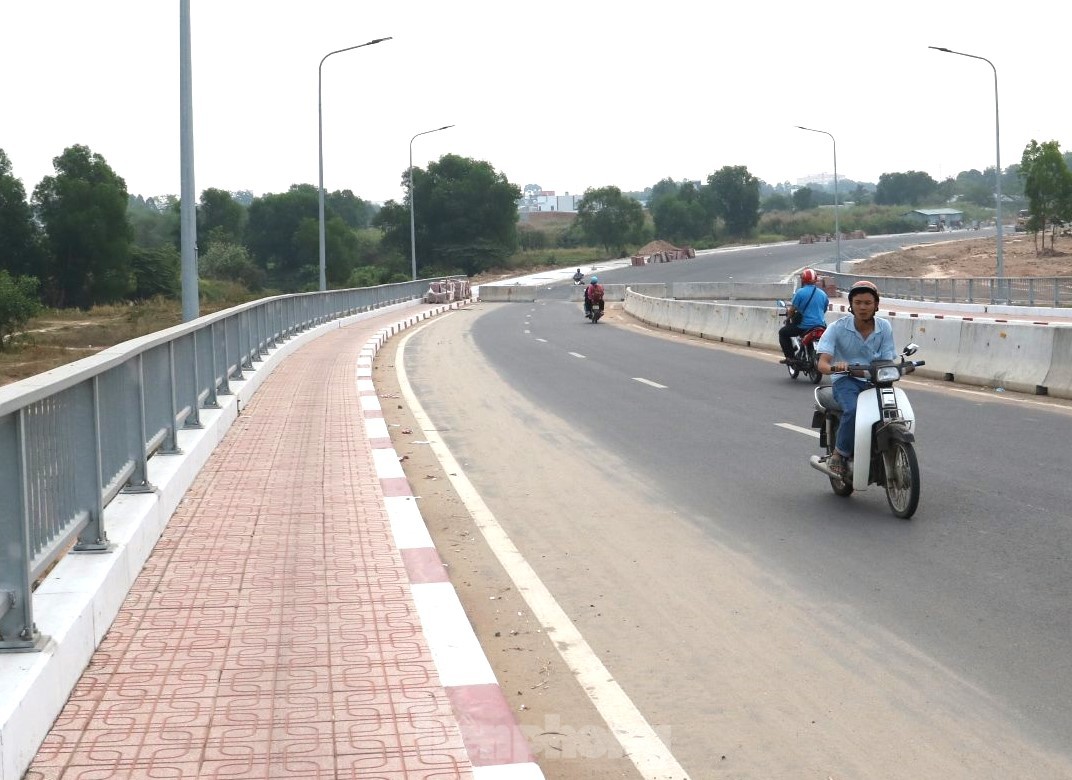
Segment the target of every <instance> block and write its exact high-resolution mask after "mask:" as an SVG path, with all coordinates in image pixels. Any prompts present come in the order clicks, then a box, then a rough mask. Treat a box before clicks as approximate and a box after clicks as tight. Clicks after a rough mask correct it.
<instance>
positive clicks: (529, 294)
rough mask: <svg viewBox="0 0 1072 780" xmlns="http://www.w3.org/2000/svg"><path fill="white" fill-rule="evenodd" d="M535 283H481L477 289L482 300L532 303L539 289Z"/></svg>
mask: <svg viewBox="0 0 1072 780" xmlns="http://www.w3.org/2000/svg"><path fill="white" fill-rule="evenodd" d="M539 289H540V288H539V287H538V286H536V285H521V284H482V285H480V288H479V290H478V294H479V296H480V300H482V301H494V302H500V301H515V302H516V301H523V302H525V303H532V302H533V301H535V300H536V293H537V291H539Z"/></svg>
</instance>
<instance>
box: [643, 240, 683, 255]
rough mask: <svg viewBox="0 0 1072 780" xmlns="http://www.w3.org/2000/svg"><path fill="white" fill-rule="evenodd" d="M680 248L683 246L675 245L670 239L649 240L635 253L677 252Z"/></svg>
mask: <svg viewBox="0 0 1072 780" xmlns="http://www.w3.org/2000/svg"><path fill="white" fill-rule="evenodd" d="M679 249H681V247H679V246H674V245H673V244H671V243H670V242H669V241H661V240H657V241H649V242H648V243H647V244H644V246H642V247H640V249H638V250H637V251H636V252H635V254H638V255H653V254H655V253H656V252H676V251H678V250H679Z"/></svg>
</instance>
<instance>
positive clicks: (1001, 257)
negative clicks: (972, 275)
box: [927, 46, 1005, 279]
mask: <svg viewBox="0 0 1072 780" xmlns="http://www.w3.org/2000/svg"><path fill="white" fill-rule="evenodd" d="M927 48H928V49H934V50H935V51H944V52H945V53H946V54H958V55H960V56H961V57H971V58H972V59H973V60H982V61H983V62H985V63H986V64H987V65H989V66H990V69H991V70H992V71H994V141H995V146H996V147H997V163H996V164H997V169H996V170H995V171H994V173H995V176H994V179H995V180H996V183H997V186H996V187H995V188H994V192H995V195H996V197H997V206H996V207H995V209H994V216H995V219H996V220H997V223H998V267H997V275H998V278H999V279H1000V278H1001V277H1003V276H1005V249H1004V246H1003V244H1004V231H1003V230H1002V226H1001V115H1000V114H999V113H998V69H997V68H995V67H994V63H992V62H991V61H990V60H988V59H987V58H986V57H980V56H979V55H977V54H965V53H964V52H962V51H953V50H952V49H947V48H945V47H944V46H928V47H927Z"/></svg>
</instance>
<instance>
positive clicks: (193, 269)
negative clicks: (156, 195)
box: [179, 0, 200, 322]
mask: <svg viewBox="0 0 1072 780" xmlns="http://www.w3.org/2000/svg"><path fill="white" fill-rule="evenodd" d="M179 182H180V184H179V187H180V192H181V193H182V194H181V196H180V200H179V248H180V266H179V268H180V270H181V275H180V278H181V280H182V321H183V322H190V321H191V320H196V319H197V317H198V315H199V312H200V302H199V299H198V284H197V204H196V203H195V201H194V197H195V196H194V110H193V66H192V64H191V59H190V0H180V2H179Z"/></svg>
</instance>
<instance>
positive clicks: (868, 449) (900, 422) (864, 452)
mask: <svg viewBox="0 0 1072 780" xmlns="http://www.w3.org/2000/svg"><path fill="white" fill-rule="evenodd" d="M918 350H919V347H918V346H917V345H915V344H909V345H908V346H907V347H905V348H904V351H903V353H902V354H901V359H900V361H896V360H877V361H875V362H874V363H871V364H870V365H850V366H849V373H855V374H856V375H857V376H859V375H860V374H861V373H863V374H865V375H866V377H867V379H868V382H869V387H867V388H866V389H865V390H863V391H862V392H861V393H860V397H859V400H858V401H857V405H856V438H855V451H854V456H855V457H854V466H855V467H854V468H852V469H851V470H850V471H848V472H847V473H846V474H845V475H844V476H841V475H838V474H836V473H835V472H833V471H831V470H830V467H829V466H828V465H827V461H828V460H829V459H830V456H831V455H832V454H833V452H834V441H835V439H836V437H837V429H838V425H839V424H840V422H841V407H839V406H838V404H837V401H835V400H834V389H833V387H831V386H830V385H823V386H821V387H817V388H815V413H814V414H813V415H812V423H811V425H812V427H813V428H818V429H819V446H820V447H822V448H823V449H824V450H825V454H824V455H812V456H811V466H812V468H814V469H817V470H818V471H821V472H822V473H824V474H825V475H826V476H827V477H829V478H830V487H831V488H832V489H833V491H834V492H835V493H836V494H837V495H839V496H849V495H851V494H852V492H853V491H854V490H866V489H867V486H868V485H871V484H875V485H880V486H881V487H883V488H885V489H886V501H887V503H889V505H890V509H891V510H892V511H893V513H894V514H895V515H896V516H897V517H900V518H904V519H908V518H910V517H911V516H912V515H913V514H914V513H915V511H916V507H917V506H919V463H918V461H917V459H916V450H915V446H914V444H915V440H916V437H915V427H916V417H915V414H914V413H913V412H912V404H911V403H910V402H909V400H908V396H907V395H906V394H905V392H904V391H903V390H901V388H899V387H895V386H894V383H895V382H897V381H898V380H899V379H900V378H901V377H902V376H903V375H904V374H908V373H911V372H912V371H914V370H915V369H916V368H917V367H918V366H922V365H924V364H925V361H922V360H917V361H912V360H907V359H906V358H908V357H910V356H912V355H914V354H915V353H916V352H917V351H918Z"/></svg>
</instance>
